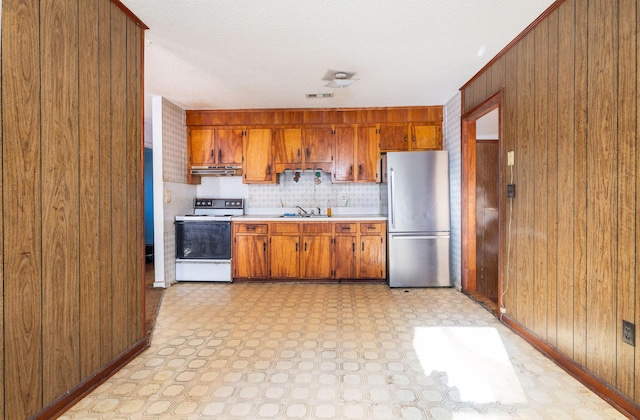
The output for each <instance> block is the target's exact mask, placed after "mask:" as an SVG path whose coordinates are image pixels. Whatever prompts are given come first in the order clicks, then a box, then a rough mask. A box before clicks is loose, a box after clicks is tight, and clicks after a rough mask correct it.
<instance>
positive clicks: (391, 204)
mask: <svg viewBox="0 0 640 420" xmlns="http://www.w3.org/2000/svg"><path fill="white" fill-rule="evenodd" d="M393 185H394V175H393V168H389V221H390V222H391V229H395V228H396V218H395V205H394V197H393Z"/></svg>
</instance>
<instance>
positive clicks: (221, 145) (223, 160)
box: [215, 128, 242, 165]
mask: <svg viewBox="0 0 640 420" xmlns="http://www.w3.org/2000/svg"><path fill="white" fill-rule="evenodd" d="M215 145H216V150H217V151H216V153H215V155H216V162H217V163H218V164H219V165H241V164H242V130H241V129H238V128H219V129H217V130H216V142H215Z"/></svg>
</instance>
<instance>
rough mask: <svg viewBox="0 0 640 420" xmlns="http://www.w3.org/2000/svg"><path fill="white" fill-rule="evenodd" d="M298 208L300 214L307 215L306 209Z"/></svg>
mask: <svg viewBox="0 0 640 420" xmlns="http://www.w3.org/2000/svg"><path fill="white" fill-rule="evenodd" d="M296 207H297V208H299V209H300V210H298V214H302V213H304V214H307V211H306V210H305V209H303V208H302V207H300V206H296Z"/></svg>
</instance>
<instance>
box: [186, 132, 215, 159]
mask: <svg viewBox="0 0 640 420" xmlns="http://www.w3.org/2000/svg"><path fill="white" fill-rule="evenodd" d="M213 142H214V137H213V128H189V161H190V162H191V164H192V165H209V164H214V163H215V153H214V144H213Z"/></svg>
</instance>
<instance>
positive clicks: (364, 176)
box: [355, 126, 380, 182]
mask: <svg viewBox="0 0 640 420" xmlns="http://www.w3.org/2000/svg"><path fill="white" fill-rule="evenodd" d="M356 144H357V150H356V167H355V172H356V180H357V181H359V182H378V181H379V180H380V179H379V174H378V164H379V162H380V149H379V147H378V134H377V130H376V127H375V126H363V127H358V139H357V142H356Z"/></svg>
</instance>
